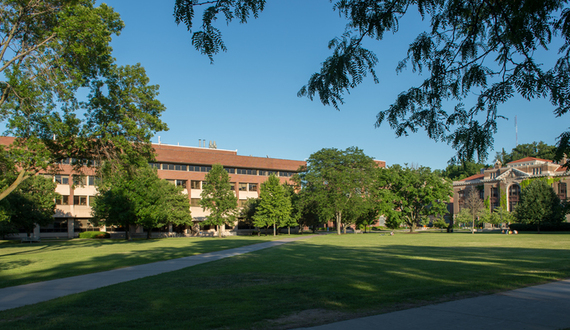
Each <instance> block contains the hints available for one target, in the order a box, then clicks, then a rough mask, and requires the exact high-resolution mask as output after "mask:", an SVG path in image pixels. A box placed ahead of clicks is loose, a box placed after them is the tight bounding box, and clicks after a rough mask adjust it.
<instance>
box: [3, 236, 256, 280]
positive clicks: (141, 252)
mask: <svg viewBox="0 0 570 330" xmlns="http://www.w3.org/2000/svg"><path fill="white" fill-rule="evenodd" d="M164 240H169V239H164ZM171 240H172V239H171ZM177 240H181V244H179V245H177V246H173V247H164V246H159V247H157V246H155V245H154V243H155V242H157V241H158V240H135V241H130V242H127V241H97V240H89V241H75V242H73V241H69V242H63V243H62V242H58V243H56V242H49V243H45V245H42V246H37V247H34V248H31V249H30V247H27V249H26V248H25V247H22V248H21V249H22V250H21V251H17V252H13V253H6V254H1V253H0V255H2V256H25V255H33V254H37V253H38V252H42V253H45V252H55V253H57V252H60V251H64V250H71V251H73V249H77V248H88V249H96V248H99V247H102V246H105V247H109V245H118V246H117V249H119V248H123V249H126V250H125V251H122V252H116V253H103V254H102V255H99V256H98V255H95V256H93V257H90V258H88V259H85V260H83V261H70V262H65V263H56V264H54V266H52V267H46V268H43V269H38V270H32V271H29V270H23V271H22V272H18V273H17V274H10V273H6V272H4V273H0V288H4V287H9V286H15V285H22V284H27V283H33V282H41V281H47V280H52V279H57V278H65V277H70V276H77V275H83V274H90V273H95V272H101V271H106V270H111V269H117V268H123V267H129V266H134V265H140V264H146V263H151V262H156V261H161V260H169V259H176V258H182V257H187V256H192V255H197V254H202V253H207V252H213V251H219V250H225V249H231V248H237V247H242V246H247V245H251V244H256V243H263V242H266V241H260V240H259V239H247V238H244V239H238V240H231V239H224V240H218V239H211V238H210V239H193V238H187V239H185V238H182V239H177ZM182 240H187V242H188V244H187V245H185V244H184V243H185V242H184V241H182ZM42 244H44V243H42ZM133 246H136V247H135V248H134V250H133V251H131V250H129V249H130V248H132V247H133ZM146 246H148V248H147V247H146ZM111 248H112V247H111ZM0 252H1V250H0ZM95 253H96V252H95ZM35 262H36V261H34V260H33V259H18V260H6V259H4V261H1V262H0V269H4V270H8V269H16V268H19V267H25V266H28V265H31V264H33V263H35ZM24 272H25V273H24Z"/></svg>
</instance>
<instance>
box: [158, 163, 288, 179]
mask: <svg viewBox="0 0 570 330" xmlns="http://www.w3.org/2000/svg"><path fill="white" fill-rule="evenodd" d="M150 166H152V167H153V168H156V169H159V170H165V171H183V172H188V171H189V172H210V171H211V170H212V167H211V166H198V165H180V164H167V163H150ZM224 169H225V170H226V172H228V173H229V174H245V175H262V176H270V175H271V174H275V175H277V176H282V177H290V176H293V174H294V173H293V172H289V171H266V170H256V169H250V168H234V167H224Z"/></svg>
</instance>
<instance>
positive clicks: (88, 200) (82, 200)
mask: <svg viewBox="0 0 570 330" xmlns="http://www.w3.org/2000/svg"><path fill="white" fill-rule="evenodd" d="M93 198H95V196H73V205H85V206H89V205H92V203H93ZM69 202H70V198H69V196H68V195H60V196H59V198H57V199H56V200H55V204H56V205H70V203H69Z"/></svg>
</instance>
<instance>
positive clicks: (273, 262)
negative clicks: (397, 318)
mask: <svg viewBox="0 0 570 330" xmlns="http://www.w3.org/2000/svg"><path fill="white" fill-rule="evenodd" d="M568 277H570V235H568V234H540V235H537V234H519V235H500V234H475V235H471V234H457V233H456V234H446V233H441V234H440V233H425V234H415V235H410V234H396V235H395V236H388V235H385V236H381V235H380V234H365V235H343V236H336V235H327V236H319V237H315V238H311V239H307V240H304V241H297V242H294V243H290V244H286V245H282V246H279V247H276V248H271V249H266V250H261V251H257V252H254V253H250V254H246V255H241V256H237V257H233V258H229V259H225V260H220V261H216V262H211V263H208V264H202V265H198V266H194V267H190V268H186V269H183V270H180V271H176V272H171V273H166V274H161V275H157V276H153V277H148V278H144V279H140V280H136V281H131V282H127V283H122V284H118V285H113V286H109V287H106V288H102V289H99V290H94V291H89V292H85V293H81V294H75V295H71V296H67V297H63V298H60V299H56V300H53V301H49V302H45V303H41V304H36V305H33V306H27V307H22V308H18V309H13V310H8V311H4V312H0V328H10V329H61V328H85V329H99V328H103V327H113V328H114V329H130V328H138V327H144V328H152V329H218V328H223V329H250V328H271V329H273V328H293V327H300V326H307V325H312V324H320V323H328V322H332V321H336V320H340V319H346V318H352V317H358V316H363V315H369V314H374V313H381V312H387V311H391V310H396V309H402V308H408V307H413V306H418V305H422V304H427V303H432V302H439V301H446V300H452V299H457V298H462V297H469V296H474V295H480V294H487V293H493V292H498V291H503V290H508V289H514V288H518V287H523V286H528V285H532V284H538V283H544V282H548V281H552V280H557V279H562V278H568Z"/></svg>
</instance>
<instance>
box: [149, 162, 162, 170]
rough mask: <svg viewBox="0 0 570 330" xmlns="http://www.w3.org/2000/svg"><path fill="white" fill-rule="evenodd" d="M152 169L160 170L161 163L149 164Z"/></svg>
mask: <svg viewBox="0 0 570 330" xmlns="http://www.w3.org/2000/svg"><path fill="white" fill-rule="evenodd" d="M148 164H149V165H150V167H152V168H156V169H157V170H160V163H148Z"/></svg>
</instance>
